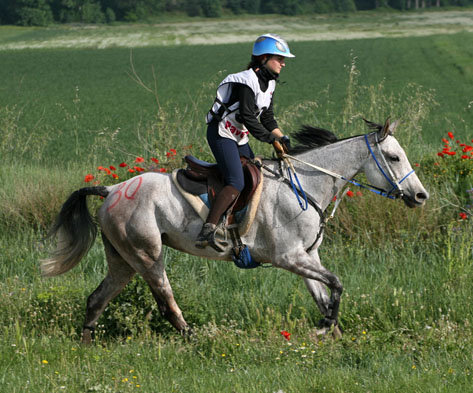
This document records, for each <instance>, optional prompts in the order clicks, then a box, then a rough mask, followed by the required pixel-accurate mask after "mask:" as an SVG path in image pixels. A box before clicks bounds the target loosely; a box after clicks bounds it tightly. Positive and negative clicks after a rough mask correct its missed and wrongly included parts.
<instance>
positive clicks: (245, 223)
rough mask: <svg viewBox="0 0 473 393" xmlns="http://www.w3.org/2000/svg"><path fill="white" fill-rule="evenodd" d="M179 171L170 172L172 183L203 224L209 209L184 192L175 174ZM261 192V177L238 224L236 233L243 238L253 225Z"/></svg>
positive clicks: (195, 197) (193, 196) (197, 198)
mask: <svg viewBox="0 0 473 393" xmlns="http://www.w3.org/2000/svg"><path fill="white" fill-rule="evenodd" d="M178 171H179V169H175V170H174V171H173V172H172V181H173V183H174V185H175V186H176V188H177V189H178V190H179V192H180V193H181V195H182V196H183V197H184V198H185V200H186V201H187V202H189V204H190V205H191V206H192V208H193V209H194V210H195V212H196V213H197V214H198V215H199V217H200V218H201V219H202V221H204V222H205V220H206V219H207V216H208V215H209V208H208V207H207V206H206V205H205V203H204V202H203V201H202V199H201V198H200V197H199V196H197V195H192V194H190V193H188V192H187V191H185V190H184V189H183V188H182V187H181V186H180V184H179V183H178V181H177V172H178ZM262 191H263V176H261V181H260V183H259V185H258V187H257V188H256V190H255V192H254V194H253V197H252V198H251V201H250V203H249V204H248V210H247V212H246V214H245V217H244V218H243V220H242V221H241V222H240V223H239V224H238V232H239V233H240V236H244V235H245V234H246V233H247V232H248V231H249V229H250V227H251V224H253V220H254V219H255V216H256V210H257V208H258V205H259V201H260V199H261V192H262Z"/></svg>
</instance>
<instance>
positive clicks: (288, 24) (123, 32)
mask: <svg viewBox="0 0 473 393" xmlns="http://www.w3.org/2000/svg"><path fill="white" fill-rule="evenodd" d="M461 31H468V32H473V10H465V11H429V12H418V13H389V14H387V13H386V14H380V13H376V14H373V13H368V14H367V13H356V14H353V15H349V16H342V15H339V16H330V17H328V16H321V15H317V16H307V17H283V16H278V17H274V16H262V17H259V18H250V17H245V18H243V19H241V20H237V19H231V20H227V19H217V20H199V21H195V22H185V23H184V22H176V23H162V24H155V25H136V24H135V25H120V26H112V27H110V26H55V27H50V28H19V27H11V26H1V27H0V50H15V49H25V48H99V49H100V48H110V47H130V48H137V47H146V46H169V45H212V44H227V43H237V42H251V41H253V40H254V38H255V37H256V36H258V35H259V34H262V33H265V32H277V33H279V34H281V35H282V36H284V37H285V38H286V39H287V40H288V41H291V42H294V41H330V40H349V39H363V38H377V37H407V36H428V35H434V34H453V33H458V32H461ZM25 34H27V35H28V39H24V37H25ZM35 36H38V38H35ZM39 37H41V38H39Z"/></svg>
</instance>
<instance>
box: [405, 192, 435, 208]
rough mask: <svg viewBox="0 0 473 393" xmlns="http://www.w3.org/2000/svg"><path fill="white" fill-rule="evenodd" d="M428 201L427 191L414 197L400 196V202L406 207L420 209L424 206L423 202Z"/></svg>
mask: <svg viewBox="0 0 473 393" xmlns="http://www.w3.org/2000/svg"><path fill="white" fill-rule="evenodd" d="M427 199H429V194H428V192H427V191H425V192H418V193H416V194H415V196H414V197H413V196H411V195H406V194H404V195H403V196H402V200H403V201H404V203H405V204H406V206H407V207H410V208H414V207H420V206H422V205H424V203H425V201H426V200H427Z"/></svg>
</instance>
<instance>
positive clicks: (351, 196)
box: [347, 190, 355, 198]
mask: <svg viewBox="0 0 473 393" xmlns="http://www.w3.org/2000/svg"><path fill="white" fill-rule="evenodd" d="M347 196H349V197H350V198H353V197H354V196H355V193H354V192H353V191H352V190H349V191H348V192H347Z"/></svg>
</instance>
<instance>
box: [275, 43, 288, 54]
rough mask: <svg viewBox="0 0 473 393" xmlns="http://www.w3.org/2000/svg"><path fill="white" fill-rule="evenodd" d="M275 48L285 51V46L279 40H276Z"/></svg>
mask: <svg viewBox="0 0 473 393" xmlns="http://www.w3.org/2000/svg"><path fill="white" fill-rule="evenodd" d="M276 48H278V49H279V50H280V51H281V52H286V51H287V50H286V48H285V47H284V45H283V44H281V43H280V42H279V41H276Z"/></svg>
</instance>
